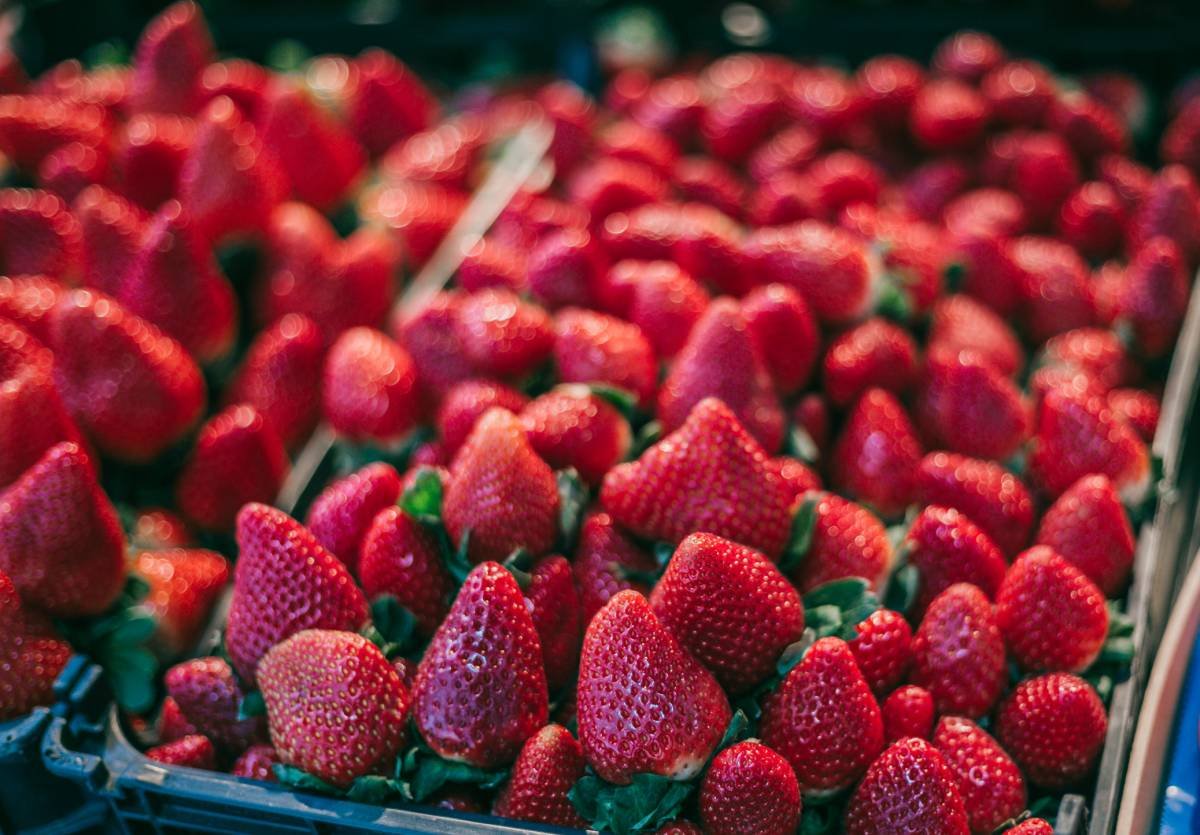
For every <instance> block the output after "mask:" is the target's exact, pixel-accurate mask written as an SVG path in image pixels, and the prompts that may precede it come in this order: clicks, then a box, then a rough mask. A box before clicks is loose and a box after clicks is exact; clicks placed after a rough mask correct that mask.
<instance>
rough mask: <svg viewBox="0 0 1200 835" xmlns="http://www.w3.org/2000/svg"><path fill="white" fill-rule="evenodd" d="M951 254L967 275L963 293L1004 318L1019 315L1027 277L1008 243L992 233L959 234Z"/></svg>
mask: <svg viewBox="0 0 1200 835" xmlns="http://www.w3.org/2000/svg"><path fill="white" fill-rule="evenodd" d="M948 218H949V209H947V219H948ZM952 250H953V252H954V257H955V258H957V260H958V262H959V263H961V264H962V265H963V269H964V272H965V275H964V277H963V285H962V289H963V292H964V293H966V294H967V295H968V296H970V297H972V298H974V299H977V300H978V301H980V302H982V303H983V304H984V305H986V306H987V307H989V308H991V309H992V310H994V311H995V312H996V313H998V314H1000V315H1002V316H1009V315H1011V314H1014V313H1016V312H1017V310H1018V309H1019V307H1020V305H1021V304H1022V302H1023V293H1024V286H1025V276H1024V273H1023V272H1022V271H1021V269H1020V267H1018V266H1017V263H1016V262H1015V261H1014V260H1013V257H1012V252H1011V248H1010V246H1009V242H1008V240H1007V239H1005V238H1001V237H998V236H997V235H996V234H994V233H990V232H975V231H971V232H965V233H958V234H955V235H954V237H953V239H952Z"/></svg>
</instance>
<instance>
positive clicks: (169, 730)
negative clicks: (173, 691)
mask: <svg viewBox="0 0 1200 835" xmlns="http://www.w3.org/2000/svg"><path fill="white" fill-rule="evenodd" d="M157 731H158V741H159V742H161V743H166V742H174V741H175V740H177V739H183V738H184V737H185V736H192V735H193V734H195V733H198V732H197V730H196V726H195V725H193V724H192V723H191V722H189V721H188V720H187V717H186V716H184V715H183V711H181V710H180V709H179V705H178V704H176V702H175V700H174V699H172V698H171V697H170V696H167V697H166V698H165V699H163V703H162V710H160V711H159V714H158V723H157Z"/></svg>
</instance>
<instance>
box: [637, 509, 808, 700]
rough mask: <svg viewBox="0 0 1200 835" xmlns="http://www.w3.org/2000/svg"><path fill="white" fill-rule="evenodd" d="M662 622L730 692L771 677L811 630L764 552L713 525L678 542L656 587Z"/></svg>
mask: <svg viewBox="0 0 1200 835" xmlns="http://www.w3.org/2000/svg"><path fill="white" fill-rule="evenodd" d="M650 606H651V607H652V608H653V609H654V613H655V615H657V616H658V620H659V622H660V623H661V624H662V625H663V627H664V628H665V629H666V630H667V631H668V632H670V633H671V634H672V635H674V636H675V639H676V640H677V641H679V643H680V644H681V645H682V646H683V648H684V649H686V650H687V651H688V652H690V653H691V654H692V655H693V656H694V657H695V658H696V660H698V661H699V662H700V663H701V664H704V665H705V666H706V667H708V669H709V670H710V671H711V672H712V674H713V675H714V676H716V678H717V681H719V682H720V683H721V686H722V687H724V688H725V690H727V691H728V692H730V693H742V692H745V691H747V690H749V689H750V688H752V687H753V686H754V685H755V684H757V683H759V682H760V681H762V680H763V679H765V678H766V677H767V676H768V675H769V674H770V673H771V671H772V670H773V669H774V666H775V662H776V660H778V658H779V656H780V655H781V654H782V652H783V650H784V649H785V648H786V647H787V646H788V645H789V644H791V643H793V642H795V641H797V640H799V639H800V633H801V632H803V631H804V607H803V605H802V604H801V602H800V596H799V595H798V594H797V593H796V590H795V589H794V588H793V587H792V585H791V583H789V582H788V581H787V578H785V577H784V576H783V574H781V573H780V571H779V569H778V568H776V567H775V566H774V565H773V564H772V563H771V561H770V560H768V559H767V558H766V557H764V556H763V555H762V554H760V553H758V552H757V551H755V550H753V549H752V548H747V547H746V546H744V545H738V544H737V543H735V542H730V541H729V540H727V539H722V538H721V537H718V536H713V535H712V534H706V533H694V534H692V535H690V536H688V537H687V538H686V539H684V540H683V542H681V543H680V544H679V547H678V548H676V549H675V555H674V556H673V557H672V558H671V561H670V562H669V563H668V564H667V570H666V573H665V574H663V576H662V579H660V580H659V582H658V584H657V585H656V586H655V587H654V592H653V594H651V595H650Z"/></svg>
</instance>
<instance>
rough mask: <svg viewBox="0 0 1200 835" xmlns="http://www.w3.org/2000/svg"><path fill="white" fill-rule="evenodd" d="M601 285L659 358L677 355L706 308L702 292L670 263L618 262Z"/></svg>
mask: <svg viewBox="0 0 1200 835" xmlns="http://www.w3.org/2000/svg"><path fill="white" fill-rule="evenodd" d="M605 282H606V284H607V286H608V287H609V292H610V293H612V294H614V295H615V296H616V297H617V298H619V299H622V300H623V301H622V302H621V303H620V304H618V307H619V309H620V312H623V314H624V316H625V318H626V319H628V321H629V322H630V323H632V324H634V325H637V326H638V327H639V328H640V329H641V330H642V333H643V334H645V336H646V339H648V340H649V341H650V344H651V345H652V346H653V347H654V352H655V353H656V354H657V355H658V356H659V357H663V358H667V357H672V356H674V355H675V354H676V353H678V351H679V349H680V348H682V347H683V345H684V343H685V342H687V338H688V334H690V333H691V331H692V327H693V326H694V325H695V324H696V322H697V321H699V319H700V316H701V315H702V314H703V313H704V309H705V308H706V307H708V294H707V293H706V292H704V289H703V288H702V287H701V286H700V285H699V284H697V283H696V281H695V279H693V278H692V277H691V276H690V275H688V274H687V273H685V272H684V271H683V270H681V269H680V268H679V266H678V265H677V264H675V263H673V262H671V261H620V262H618V263H617V264H615V265H614V266H613V267H612V269H611V270H609V272H608V276H607V277H606V279H605ZM626 297H627V298H626Z"/></svg>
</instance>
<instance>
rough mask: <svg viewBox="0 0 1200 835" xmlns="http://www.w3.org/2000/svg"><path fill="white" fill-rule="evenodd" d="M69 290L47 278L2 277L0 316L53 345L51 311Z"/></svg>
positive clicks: (0, 277)
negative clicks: (51, 340) (51, 341)
mask: <svg viewBox="0 0 1200 835" xmlns="http://www.w3.org/2000/svg"><path fill="white" fill-rule="evenodd" d="M65 292H66V288H64V287H63V285H61V284H59V283H58V282H57V281H54V280H52V279H50V278H46V277H45V276H24V277H21V278H8V277H6V276H0V317H3V318H5V319H10V320H12V322H13V323H14V324H16V325H19V326H20V327H22V328H23V329H25V330H26V331H28V332H29V333H30V334H31V335H32V336H33V337H35V338H36V339H37V340H38V341H40V342H42V343H44V344H49V343H50V311H51V310H53V309H54V308H55V306H56V305H57V304H58V302H59V300H60V299H62V297H63V294H64V293H65Z"/></svg>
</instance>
